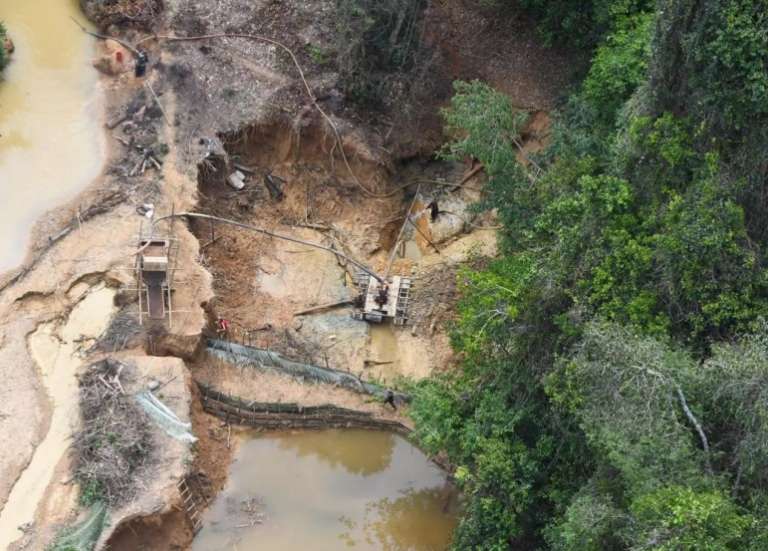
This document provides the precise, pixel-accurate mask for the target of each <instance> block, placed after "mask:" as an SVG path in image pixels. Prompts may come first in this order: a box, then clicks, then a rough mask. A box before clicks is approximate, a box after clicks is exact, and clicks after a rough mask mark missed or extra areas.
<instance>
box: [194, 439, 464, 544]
mask: <svg viewBox="0 0 768 551" xmlns="http://www.w3.org/2000/svg"><path fill="white" fill-rule="evenodd" d="M456 506H457V504H456V494H455V492H454V490H453V488H452V487H451V486H450V485H449V484H447V483H446V479H445V475H444V474H443V473H442V472H441V471H440V469H438V468H437V467H436V466H435V465H434V464H433V463H431V462H430V461H429V460H428V459H427V457H426V456H425V455H424V454H423V453H421V451H419V450H418V449H417V448H415V447H414V446H412V445H411V444H410V443H409V442H408V441H407V440H406V439H404V438H402V437H400V436H397V435H394V434H390V433H384V432H369V431H350V430H344V431H337V430H329V431H321V432H300V433H292V434H284V433H282V434H273V435H258V434H256V435H248V436H247V437H245V438H244V439H243V440H242V442H241V444H240V446H239V449H238V452H237V454H236V457H235V461H234V462H233V464H232V467H231V469H230V476H229V479H228V481H227V485H226V487H225V488H224V490H223V491H222V492H221V494H220V495H219V496H218V497H217V498H216V500H215V501H214V503H213V504H212V505H211V507H210V508H209V509H208V511H207V512H206V514H205V515H204V517H203V519H204V527H203V529H202V530H201V531H200V533H199V534H198V536H197V538H195V542H194V544H193V547H192V549H193V551H217V550H227V551H233V550H238V549H239V550H241V551H246V550H249V549H279V550H280V551H294V550H295V551H306V550H307V549H312V550H315V551H324V550H328V551H331V550H333V551H335V550H338V549H351V550H371V551H373V550H377V551H443V550H444V549H446V548H447V546H448V545H449V543H450V537H451V532H452V531H453V528H454V525H455V522H456Z"/></svg>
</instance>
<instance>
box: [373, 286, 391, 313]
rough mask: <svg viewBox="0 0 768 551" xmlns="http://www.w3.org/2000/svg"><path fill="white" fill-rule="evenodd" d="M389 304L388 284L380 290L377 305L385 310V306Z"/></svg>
mask: <svg viewBox="0 0 768 551" xmlns="http://www.w3.org/2000/svg"><path fill="white" fill-rule="evenodd" d="M387 302H389V285H387V284H386V283H385V284H383V285H382V286H381V287H380V288H379V293H378V294H377V295H376V304H378V305H379V308H384V305H385V304H386V303H387Z"/></svg>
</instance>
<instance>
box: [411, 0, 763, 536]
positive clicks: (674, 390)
mask: <svg viewBox="0 0 768 551" xmlns="http://www.w3.org/2000/svg"><path fill="white" fill-rule="evenodd" d="M494 4H496V6H497V8H498V9H503V8H504V5H503V4H504V2H501V1H496V2H494ZM523 4H525V5H526V6H527V7H528V8H529V10H530V11H531V13H533V15H534V16H535V17H537V18H538V20H539V22H540V25H541V29H542V32H543V33H544V34H545V35H546V36H548V37H550V38H551V39H553V40H554V39H558V40H567V41H569V42H571V43H572V44H578V45H580V46H582V47H586V48H590V49H591V51H592V52H593V54H592V63H591V67H590V68H589V71H588V73H587V74H586V77H585V79H584V81H583V82H582V83H581V84H580V85H579V87H578V89H577V90H576V91H575V92H574V93H573V95H572V96H571V97H570V98H568V100H567V102H566V103H565V104H564V106H563V108H562V109H561V110H560V112H559V113H558V114H557V116H556V120H555V123H554V132H553V140H552V144H551V145H550V147H549V148H548V149H547V150H546V151H545V152H544V153H542V154H540V155H539V156H538V158H537V159H536V161H537V164H538V165H539V166H540V167H541V168H542V170H541V171H539V170H536V171H528V170H526V169H525V168H524V167H522V166H521V165H520V164H519V163H518V162H517V160H516V157H515V156H516V152H517V148H518V145H519V140H518V137H519V133H520V129H521V127H522V125H523V124H524V122H525V114H521V113H517V112H515V110H514V109H513V108H512V107H511V105H510V104H509V101H508V100H507V98H506V97H505V96H503V95H502V94H500V93H499V92H497V91H495V90H493V89H492V88H490V87H489V86H487V85H486V84H483V83H480V82H469V83H467V82H460V83H457V84H456V93H455V96H454V99H453V102H452V105H451V106H450V108H449V109H447V110H446V113H445V120H446V127H447V130H448V131H449V132H450V133H451V134H452V135H453V136H455V139H454V140H453V141H452V142H451V143H450V144H449V145H448V146H447V148H446V150H445V152H444V154H445V155H448V156H453V157H456V158H463V157H467V156H471V157H474V158H477V159H479V160H480V161H481V162H482V163H483V164H484V165H485V168H486V173H487V174H488V176H489V183H488V192H489V195H488V198H487V200H486V202H485V204H484V206H485V207H488V208H496V209H497V210H498V213H499V216H500V218H501V220H502V222H503V227H504V229H503V231H502V236H501V237H502V242H503V246H502V248H503V254H502V256H501V257H500V258H499V259H498V260H496V261H494V262H492V263H491V264H490V265H489V266H487V268H485V269H483V270H479V271H472V270H466V271H465V272H463V273H462V274H461V276H460V284H461V287H462V297H463V298H462V300H461V302H460V305H459V312H458V319H457V321H456V324H455V327H454V329H453V346H454V347H455V349H456V350H457V351H458V352H460V353H461V357H462V368H461V370H460V371H459V372H458V373H454V374H452V375H445V376H442V377H440V378H437V379H432V380H428V381H426V382H424V383H421V384H420V385H419V387H418V389H417V391H416V399H415V401H414V406H413V416H414V418H415V420H416V423H417V432H416V434H417V437H418V438H419V440H420V441H421V443H422V444H423V445H424V446H426V447H427V448H428V449H429V450H431V451H433V452H438V451H444V452H446V453H447V454H448V456H449V458H450V460H451V461H452V462H453V463H454V464H455V465H456V466H457V468H456V473H455V475H456V479H457V480H458V481H459V484H460V485H461V486H462V488H463V490H464V492H465V494H466V496H467V498H468V502H467V507H466V510H465V513H464V517H463V520H462V521H461V523H460V525H459V527H458V529H457V533H456V536H455V542H454V547H455V548H456V549H483V550H501V549H556V550H563V551H565V550H568V551H587V550H595V551H597V550H630V549H631V550H657V551H661V550H697V551H698V550H712V551H714V550H727V549H734V550H735V549H768V515H767V514H766V512H765V511H766V508H765V506H766V504H768V490H767V489H766V488H768V484H766V483H767V482H768V480H766V477H767V476H768V324H766V322H765V321H764V320H763V319H762V316H764V315H765V314H766V312H768V271H766V261H767V258H766V247H768V233H767V230H766V228H768V223H767V222H768V220H766V214H765V213H766V212H768V210H767V209H766V206H767V205H766V201H768V194H766V191H765V190H766V169H767V168H768V147H766V146H767V145H768V140H767V139H766V128H768V126H767V125H766V123H767V122H768V12H766V10H765V5H764V3H763V2H760V1H756V0H739V1H734V2H724V1H713V2H707V3H700V2H693V1H692V0H659V2H658V3H657V4H652V3H650V2H647V1H641V0H627V1H622V2H604V1H602V0H595V1H592V2H572V1H570V0H563V1H557V2H540V1H538V0H526V1H524V2H523Z"/></svg>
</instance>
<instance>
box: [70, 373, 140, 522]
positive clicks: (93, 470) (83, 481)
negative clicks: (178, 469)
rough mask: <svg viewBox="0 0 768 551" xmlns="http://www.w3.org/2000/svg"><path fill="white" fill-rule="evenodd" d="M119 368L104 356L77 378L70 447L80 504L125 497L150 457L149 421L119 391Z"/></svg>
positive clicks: (110, 502)
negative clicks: (76, 417) (75, 427)
mask: <svg viewBox="0 0 768 551" xmlns="http://www.w3.org/2000/svg"><path fill="white" fill-rule="evenodd" d="M125 367H126V364H123V363H121V362H118V361H115V360H111V359H105V360H102V361H100V362H97V363H95V364H92V365H91V366H90V367H89V368H88V369H87V371H86V372H85V373H84V374H83V375H82V376H81V377H80V380H79V386H80V415H81V417H82V426H81V429H80V431H79V432H78V433H77V435H76V436H75V439H74V444H73V448H74V462H75V465H74V471H75V477H76V478H77V480H78V481H79V482H80V485H81V497H80V501H81V502H82V504H83V505H89V504H92V503H96V502H104V503H107V504H108V505H110V506H112V507H114V506H117V505H120V504H123V503H126V502H128V501H130V500H131V499H133V498H134V497H135V495H136V493H137V490H138V489H139V485H140V482H141V478H140V471H141V470H142V469H143V468H144V467H145V466H147V464H148V463H149V462H150V460H151V456H152V450H153V448H154V442H153V438H152V432H151V426H150V422H149V419H148V418H147V416H146V415H145V414H144V412H143V411H142V410H141V408H139V407H138V405H137V404H136V402H135V400H134V399H133V398H132V397H131V396H129V395H127V394H125V392H124V390H123V383H125V382H127V379H128V378H129V377H130V370H126V369H125ZM121 379H122V382H121Z"/></svg>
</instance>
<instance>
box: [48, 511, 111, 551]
mask: <svg viewBox="0 0 768 551" xmlns="http://www.w3.org/2000/svg"><path fill="white" fill-rule="evenodd" d="M106 524H107V506H106V505H104V504H103V503H97V504H96V505H94V506H93V508H92V509H91V512H90V514H89V515H88V518H86V519H85V520H84V521H83V522H81V523H80V524H76V525H75V526H73V527H72V528H69V529H67V530H65V531H64V533H63V534H62V535H61V536H59V537H58V538H56V541H55V542H54V543H53V545H52V546H51V547H50V548H49V549H50V551H93V549H94V547H95V546H96V542H97V541H98V539H99V536H101V532H102V531H103V530H104V526H106Z"/></svg>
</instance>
